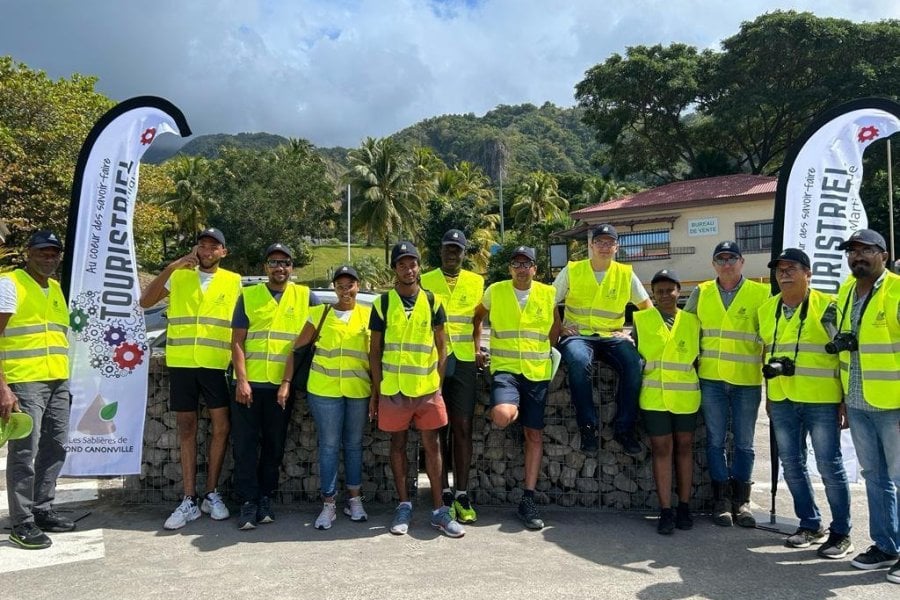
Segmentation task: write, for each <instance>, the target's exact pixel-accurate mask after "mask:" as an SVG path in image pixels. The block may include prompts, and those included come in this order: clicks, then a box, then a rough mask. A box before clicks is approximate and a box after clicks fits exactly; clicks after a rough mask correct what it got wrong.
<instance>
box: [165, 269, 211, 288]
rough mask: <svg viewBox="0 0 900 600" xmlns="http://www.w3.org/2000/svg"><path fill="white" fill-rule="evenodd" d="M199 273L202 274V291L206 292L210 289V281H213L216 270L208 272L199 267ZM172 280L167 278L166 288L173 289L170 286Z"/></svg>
mask: <svg viewBox="0 0 900 600" xmlns="http://www.w3.org/2000/svg"><path fill="white" fill-rule="evenodd" d="M197 274H198V275H199V276H200V291H201V292H203V293H206V290H208V289H209V284H210V282H212V280H213V277H214V276H215V274H216V272H212V273H207V272H206V271H201V270H200V269H197ZM171 281H172V280H171V279H166V289H167V290H169V291H172V288H171V287H169V286H170V285H171Z"/></svg>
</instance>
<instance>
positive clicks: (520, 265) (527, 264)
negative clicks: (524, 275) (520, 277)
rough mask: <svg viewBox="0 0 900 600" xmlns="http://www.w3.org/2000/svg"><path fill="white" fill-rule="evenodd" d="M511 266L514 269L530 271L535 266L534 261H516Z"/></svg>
mask: <svg viewBox="0 0 900 600" xmlns="http://www.w3.org/2000/svg"><path fill="white" fill-rule="evenodd" d="M509 266H510V267H512V268H513V269H530V268H531V267H533V266H534V261H532V260H514V261H512V262H511V263H509Z"/></svg>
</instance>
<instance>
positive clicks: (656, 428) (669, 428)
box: [641, 410, 697, 436]
mask: <svg viewBox="0 0 900 600" xmlns="http://www.w3.org/2000/svg"><path fill="white" fill-rule="evenodd" d="M641 413H642V414H643V416H644V429H646V430H647V435H650V436H659V435H672V434H673V433H693V432H694V429H696V428H697V413H690V414H686V415H683V414H678V413H673V412H669V411H667V410H642V411H641Z"/></svg>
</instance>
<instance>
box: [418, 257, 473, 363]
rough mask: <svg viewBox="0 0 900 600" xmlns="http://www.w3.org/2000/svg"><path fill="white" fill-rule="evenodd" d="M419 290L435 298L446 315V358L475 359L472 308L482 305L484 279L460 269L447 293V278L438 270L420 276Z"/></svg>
mask: <svg viewBox="0 0 900 600" xmlns="http://www.w3.org/2000/svg"><path fill="white" fill-rule="evenodd" d="M421 284H422V287H423V288H425V289H426V290H430V291H431V292H432V293H433V294H434V295H435V296H437V297H438V299H439V300H440V302H441V304H442V305H443V306H444V311H445V312H446V313H447V325H446V327H445V328H444V329H445V331H446V332H447V355H448V356H449V355H450V354H453V355H455V356H456V358H457V360H462V361H467V362H472V361H474V360H475V342H474V339H473V337H472V332H473V330H474V325H473V324H472V317H473V316H474V315H475V308H476V307H477V306H478V305H479V304H481V296H482V294H483V293H484V277H482V276H481V275H478V274H476V273H473V272H472V271H466V270H465V269H461V270H460V271H459V278H458V279H457V280H456V286H455V287H454V288H453V291H450V286H448V285H447V279H446V278H445V277H444V274H443V273H442V272H441V270H440V269H434V270H433V271H429V272H428V273H425V274H424V275H422V282H421Z"/></svg>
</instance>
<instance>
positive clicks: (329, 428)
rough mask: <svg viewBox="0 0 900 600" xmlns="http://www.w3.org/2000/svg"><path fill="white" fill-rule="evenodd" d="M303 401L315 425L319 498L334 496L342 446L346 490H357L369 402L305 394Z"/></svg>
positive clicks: (360, 474)
mask: <svg viewBox="0 0 900 600" xmlns="http://www.w3.org/2000/svg"><path fill="white" fill-rule="evenodd" d="M306 401H307V402H308V403H309V411H310V412H311V413H312V416H313V420H314V421H315V422H316V433H317V434H318V441H319V485H320V488H321V491H322V496H324V497H325V498H331V497H332V496H334V494H335V491H336V490H335V488H336V487H337V474H338V454H339V452H340V450H341V446H342V445H343V447H344V471H345V474H346V477H347V489H350V490H358V489H359V487H360V485H361V484H362V455H363V451H362V438H363V429H365V426H366V422H367V421H368V419H369V399H368V398H347V397H341V398H329V397H327V396H317V395H315V394H308V395H307V396H306Z"/></svg>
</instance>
